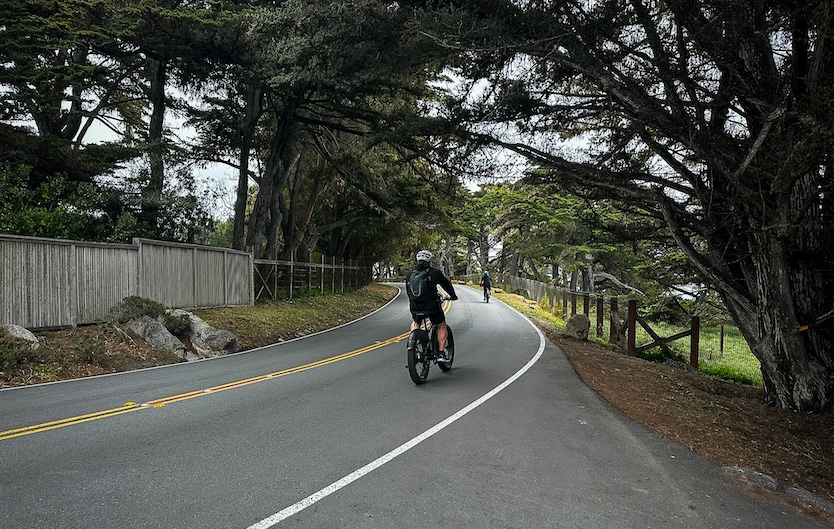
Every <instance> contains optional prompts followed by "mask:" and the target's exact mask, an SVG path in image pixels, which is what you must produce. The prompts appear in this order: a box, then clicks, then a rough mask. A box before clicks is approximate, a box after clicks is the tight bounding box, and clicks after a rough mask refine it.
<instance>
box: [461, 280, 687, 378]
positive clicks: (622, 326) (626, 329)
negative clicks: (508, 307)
mask: <svg viewBox="0 0 834 529" xmlns="http://www.w3.org/2000/svg"><path fill="white" fill-rule="evenodd" d="M497 279H498V281H497V282H498V283H501V284H503V285H504V286H505V287H506V289H507V290H509V291H510V292H523V293H524V294H525V297H527V298H529V299H533V300H535V301H536V302H537V303H538V304H539V305H542V306H544V308H546V309H553V308H559V309H560V310H561V314H562V315H563V317H564V318H565V319H566V320H567V319H568V318H569V317H570V316H573V315H574V314H577V313H579V312H580V310H581V312H582V313H583V314H585V315H586V316H588V318H589V319H590V320H591V329H590V330H591V334H592V335H596V336H597V337H599V338H603V339H607V341H608V342H609V343H611V344H615V345H618V346H620V347H621V348H623V349H624V350H625V352H626V353H627V354H629V355H631V356H635V355H637V354H638V353H641V352H643V351H646V350H648V349H651V348H653V347H660V348H661V349H663V350H664V351H665V352H667V353H668V354H670V355H674V353H673V352H672V351H671V349H670V348H669V343H671V342H674V341H676V340H680V339H683V338H686V337H689V338H690V340H689V364H690V365H691V366H693V367H695V368H697V367H698V359H699V358H698V357H699V350H700V344H699V337H700V326H701V320H700V318H699V317H698V316H693V317H692V318H691V320H690V325H689V328H688V329H686V330H683V331H681V332H679V333H676V334H673V335H671V336H667V337H662V336H660V335H659V334H658V333H657V332H655V331H654V330H653V329H652V327H651V326H650V325H649V323H648V322H647V321H646V320H645V319H643V318H642V317H641V316H640V315H639V314H638V313H637V301H636V300H634V299H630V300H627V308H626V310H627V312H626V318H625V319H624V320H621V317H620V305H619V298H617V297H608V298H606V297H604V296H602V295H598V294H591V293H588V292H575V291H571V290H568V289H564V288H561V287H557V286H554V285H548V284H546V283H542V282H541V281H534V280H531V279H524V278H520V277H511V276H502V277H499V278H497ZM465 280H472V281H473V282H475V283H477V282H478V281H480V277H478V276H467V277H466V278H465ZM638 325H639V326H640V328H642V329H643V330H644V331H645V332H646V334H647V335H648V336H649V337H650V341H648V342H646V343H642V344H639V345H638V343H637V336H638V332H637V331H638V327H637V326H638Z"/></svg>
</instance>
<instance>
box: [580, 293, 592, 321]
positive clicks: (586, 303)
mask: <svg viewBox="0 0 834 529" xmlns="http://www.w3.org/2000/svg"><path fill="white" fill-rule="evenodd" d="M590 305H591V294H590V293H589V292H585V294H584V295H583V296H582V312H583V314H585V316H588V315H590V314H591V307H590Z"/></svg>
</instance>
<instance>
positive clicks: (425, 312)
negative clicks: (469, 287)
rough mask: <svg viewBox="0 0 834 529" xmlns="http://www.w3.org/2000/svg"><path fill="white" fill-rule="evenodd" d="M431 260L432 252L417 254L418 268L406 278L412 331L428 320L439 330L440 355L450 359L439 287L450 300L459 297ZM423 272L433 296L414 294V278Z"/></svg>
mask: <svg viewBox="0 0 834 529" xmlns="http://www.w3.org/2000/svg"><path fill="white" fill-rule="evenodd" d="M431 259H432V254H431V252H430V251H428V250H420V251H419V252H417V266H416V267H415V268H414V270H412V271H411V272H409V273H408V276H406V278H405V284H406V289H405V290H406V293H407V294H408V304H409V308H410V309H411V319H412V320H413V321H412V322H411V330H414V329H417V328H418V327H419V326H420V323H421V322H422V321H423V319H425V318H428V319H429V321H431V323H432V325H434V326H435V327H436V328H437V343H438V348H439V349H440V351H439V354H440V356H441V357H442V358H444V359H448V358H447V356H446V314H445V313H444V312H443V306H442V304H441V300H440V296H439V295H438V294H437V285H440V287H441V288H443V290H445V291H446V293H447V294H449V298H450V299H452V300H456V299H458V296H457V294H455V287H453V286H452V283H451V282H450V281H449V280H448V279H447V278H446V276H445V275H443V272H441V271H440V270H438V269H437V268H432V267H431V266H430V264H429V263H430V262H431ZM423 272H425V274H426V276H427V282H428V288H429V290H430V292H431V293H432V295H426V296H420V295H419V294H420V293H419V292H412V288H411V280H412V278H414V276H415V275H416V274H419V273H423Z"/></svg>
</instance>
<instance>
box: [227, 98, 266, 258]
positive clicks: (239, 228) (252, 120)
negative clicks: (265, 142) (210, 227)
mask: <svg viewBox="0 0 834 529" xmlns="http://www.w3.org/2000/svg"><path fill="white" fill-rule="evenodd" d="M260 96H261V90H260V87H259V86H258V85H256V84H254V83H249V84H247V85H246V94H245V98H244V105H245V106H244V113H245V117H244V119H243V127H242V129H241V134H240V136H241V138H240V165H239V166H238V176H237V193H236V196H235V220H234V226H233V228H232V248H234V249H236V250H243V249H244V245H245V242H246V241H245V236H246V202H247V199H248V198H249V158H250V154H251V151H252V143H253V139H254V137H255V127H256V126H257V124H258V116H259V115H260V104H259V101H260Z"/></svg>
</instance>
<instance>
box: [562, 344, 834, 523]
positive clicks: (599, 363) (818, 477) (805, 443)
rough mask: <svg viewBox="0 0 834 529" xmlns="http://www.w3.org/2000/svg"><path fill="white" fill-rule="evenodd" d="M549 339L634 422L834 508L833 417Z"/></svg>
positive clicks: (680, 370)
mask: <svg viewBox="0 0 834 529" xmlns="http://www.w3.org/2000/svg"><path fill="white" fill-rule="evenodd" d="M549 337H550V339H551V340H552V341H553V342H554V343H556V344H557V345H559V347H561V348H562V349H563V350H564V351H565V353H566V354H567V356H568V358H569V359H570V361H571V363H572V364H573V366H574V369H575V370H576V372H577V373H578V374H579V376H580V377H581V378H582V380H583V381H584V382H585V383H586V384H587V385H588V386H589V387H591V388H592V389H594V390H595V391H596V392H597V393H599V394H600V395H602V396H603V397H604V398H605V399H606V400H608V401H609V402H611V403H612V404H613V405H614V406H616V407H617V408H619V409H620V410H622V412H623V413H624V414H626V415H628V416H629V417H631V418H633V419H635V420H637V421H639V422H641V423H643V424H645V425H646V426H648V427H649V428H651V429H653V430H655V431H656V432H658V433H660V434H662V435H663V436H665V437H668V438H670V439H673V440H675V441H677V442H678V443H680V444H682V445H684V446H686V447H688V448H690V449H691V450H693V451H694V452H696V453H698V454H700V455H702V456H704V457H706V458H708V459H711V460H713V461H715V462H717V463H719V464H721V465H724V466H729V467H741V468H745V469H750V470H753V471H756V472H760V473H762V474H766V475H768V476H770V477H772V478H774V479H775V480H776V481H777V482H778V483H779V485H782V486H786V487H787V486H799V487H801V488H804V489H806V490H808V491H810V492H812V493H813V494H815V495H816V496H818V497H820V498H822V499H823V500H827V501H829V502H834V414H832V413H829V414H827V415H804V414H797V413H792V412H786V411H780V410H777V409H774V408H771V407H768V406H766V405H765V404H764V399H763V395H762V391H761V390H760V389H757V388H754V387H750V386H743V385H741V384H736V383H731V382H725V381H721V380H716V379H712V378H710V377H707V376H706V375H704V374H702V373H697V372H695V371H692V370H690V369H689V368H688V367H687V366H686V365H683V364H678V363H665V364H658V363H655V362H649V361H646V360H642V359H639V358H635V357H629V356H627V355H625V354H622V353H620V352H618V351H615V350H613V349H609V348H606V347H603V346H600V345H597V344H593V343H588V342H580V341H578V340H575V339H572V338H568V337H564V336H561V335H551V336H549ZM827 521H828V522H831V521H832V520H831V518H830V517H827Z"/></svg>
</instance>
